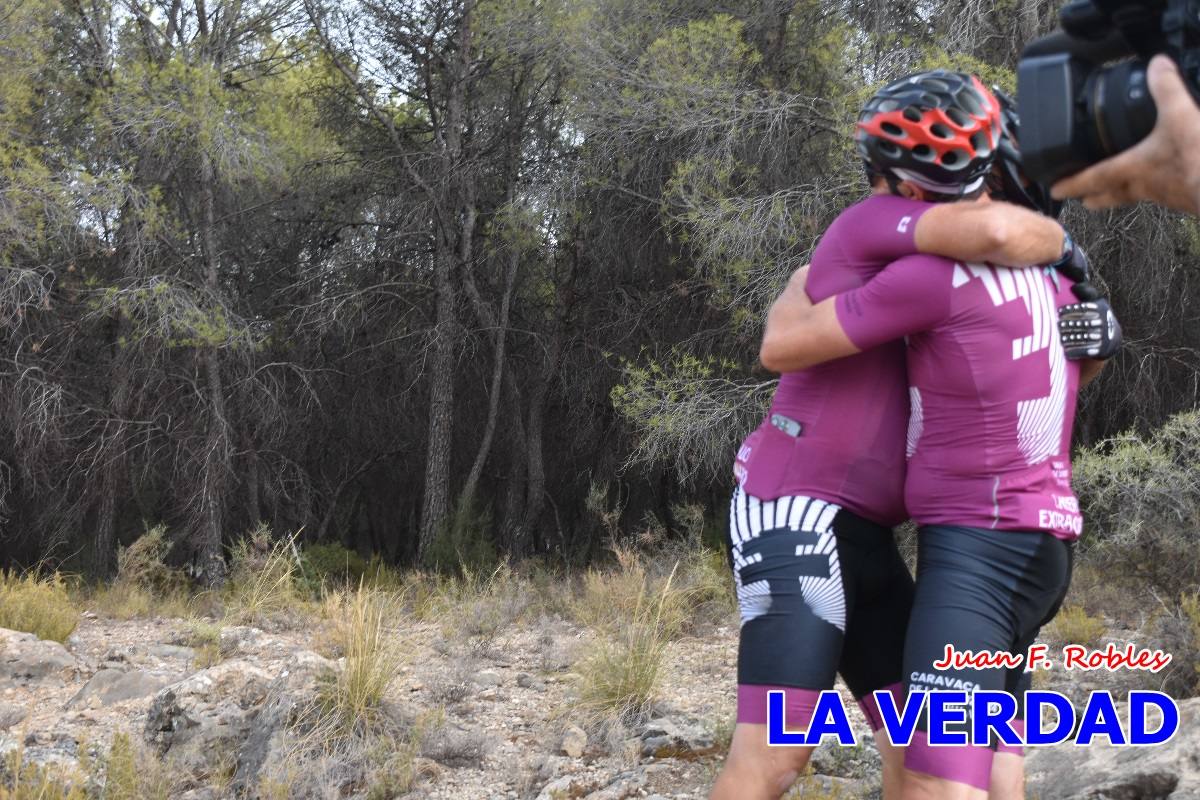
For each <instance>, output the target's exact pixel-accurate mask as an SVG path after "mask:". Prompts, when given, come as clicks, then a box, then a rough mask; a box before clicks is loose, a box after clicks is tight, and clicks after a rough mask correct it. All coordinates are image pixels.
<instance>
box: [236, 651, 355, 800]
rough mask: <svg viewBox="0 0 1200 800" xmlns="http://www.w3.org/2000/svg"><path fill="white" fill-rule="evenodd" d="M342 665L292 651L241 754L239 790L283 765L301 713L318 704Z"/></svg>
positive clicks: (259, 710)
mask: <svg viewBox="0 0 1200 800" xmlns="http://www.w3.org/2000/svg"><path fill="white" fill-rule="evenodd" d="M337 670H338V665H337V664H335V663H334V662H332V661H330V660H329V659H327V658H323V657H322V656H319V655H317V654H316V653H313V652H311V651H308V650H300V651H297V652H295V653H293V654H292V656H291V658H289V659H288V661H287V662H286V663H285V664H284V666H283V669H282V670H280V672H279V675H278V676H277V677H276V678H275V679H274V680H273V681H271V684H270V686H269V687H268V688H267V692H266V698H265V700H264V701H263V703H262V706H261V707H260V708H259V709H258V710H257V712H256V713H255V714H254V717H253V719H252V720H251V722H250V725H249V729H248V731H247V734H246V738H245V741H244V742H243V743H242V745H241V747H240V749H239V751H238V755H237V770H236V772H235V773H234V777H233V788H234V790H235V792H247V791H250V790H251V789H253V788H254V787H255V786H256V785H257V784H258V781H259V775H260V774H261V773H262V772H263V771H264V770H267V771H268V774H269V772H270V771H271V770H273V769H274V768H276V767H280V766H282V761H283V759H284V758H285V757H286V755H287V752H288V750H289V749H290V747H291V744H292V743H293V741H294V736H295V735H296V734H295V733H294V732H293V730H292V728H293V725H294V723H295V722H296V720H297V718H298V716H299V715H300V714H302V713H304V712H305V711H306V710H307V709H309V708H312V707H314V706H315V704H316V702H317V699H318V693H319V692H320V689H321V685H322V682H323V681H325V680H328V679H330V678H332V677H333V676H335V675H336V673H337Z"/></svg>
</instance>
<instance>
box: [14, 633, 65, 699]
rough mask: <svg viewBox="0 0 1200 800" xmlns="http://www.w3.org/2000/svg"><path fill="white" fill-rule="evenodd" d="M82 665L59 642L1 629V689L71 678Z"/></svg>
mask: <svg viewBox="0 0 1200 800" xmlns="http://www.w3.org/2000/svg"><path fill="white" fill-rule="evenodd" d="M78 667H79V664H78V662H77V661H76V660H75V657H74V656H72V655H71V654H70V653H68V652H67V649H66V648H65V647H63V646H62V645H61V644H59V643H58V642H49V641H43V640H41V639H39V638H38V637H36V636H34V635H33V634H32V633H22V632H20V631H10V630H7V629H5V628H0V686H23V685H26V684H29V683H36V682H39V681H44V680H61V679H63V678H66V677H69V676H70V675H71V674H72V673H73V672H74V671H75V670H76V669H78Z"/></svg>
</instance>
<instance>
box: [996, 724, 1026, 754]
mask: <svg viewBox="0 0 1200 800" xmlns="http://www.w3.org/2000/svg"><path fill="white" fill-rule="evenodd" d="M1012 726H1013V730H1014V731H1016V732H1017V735H1018V736H1020V737H1021V739H1022V740H1024V739H1025V720H1023V719H1014V720H1013V723H1012ZM996 752H997V753H1012V754H1013V755H1018V756H1024V755H1025V748H1024V747H1022V746H1021V745H1019V744H1018V745H1011V744H1005V743H1004V742H999V743H997V744H996Z"/></svg>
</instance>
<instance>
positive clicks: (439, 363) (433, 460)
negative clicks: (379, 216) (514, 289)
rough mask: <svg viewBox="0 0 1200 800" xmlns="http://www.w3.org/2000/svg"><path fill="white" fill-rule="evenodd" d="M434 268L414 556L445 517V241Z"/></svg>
mask: <svg viewBox="0 0 1200 800" xmlns="http://www.w3.org/2000/svg"><path fill="white" fill-rule="evenodd" d="M439 249H440V250H441V252H439V253H438V255H437V260H436V266H435V270H434V280H435V287H436V291H437V321H436V323H435V326H434V332H433V358H432V359H430V364H429V369H430V371H431V372H432V374H431V375H430V379H429V446H428V449H427V450H426V453H425V492H424V495H423V497H422V501H421V531H420V535H419V538H418V541H417V556H418V558H420V557H424V555H425V553H427V552H428V551H429V546H430V544H432V543H433V540H434V538H435V537H436V536H437V534H438V531H439V529H440V528H441V527H442V523H443V522H444V521H445V519H446V513H447V505H448V500H449V497H450V444H451V436H452V435H453V433H454V340H455V338H456V336H457V333H458V324H457V320H456V319H455V315H454V300H455V298H454V286H453V284H452V283H451V278H450V274H451V272H452V259H453V256H452V255H451V253H450V252H449V244H448V243H444V244H443V246H442V247H440V248H439Z"/></svg>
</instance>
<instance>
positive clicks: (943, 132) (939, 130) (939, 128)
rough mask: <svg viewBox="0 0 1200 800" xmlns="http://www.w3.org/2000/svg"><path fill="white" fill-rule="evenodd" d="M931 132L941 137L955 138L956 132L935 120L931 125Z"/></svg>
mask: <svg viewBox="0 0 1200 800" xmlns="http://www.w3.org/2000/svg"><path fill="white" fill-rule="evenodd" d="M929 132H930V133H932V134H933V135H934V136H936V137H937V138H939V139H953V138H954V134H953V133H952V132H951V131H950V129H949V128H947V127H946V126H945V125H943V124H942V123H940V122H935V123H933V124H932V125H930V126H929Z"/></svg>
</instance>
